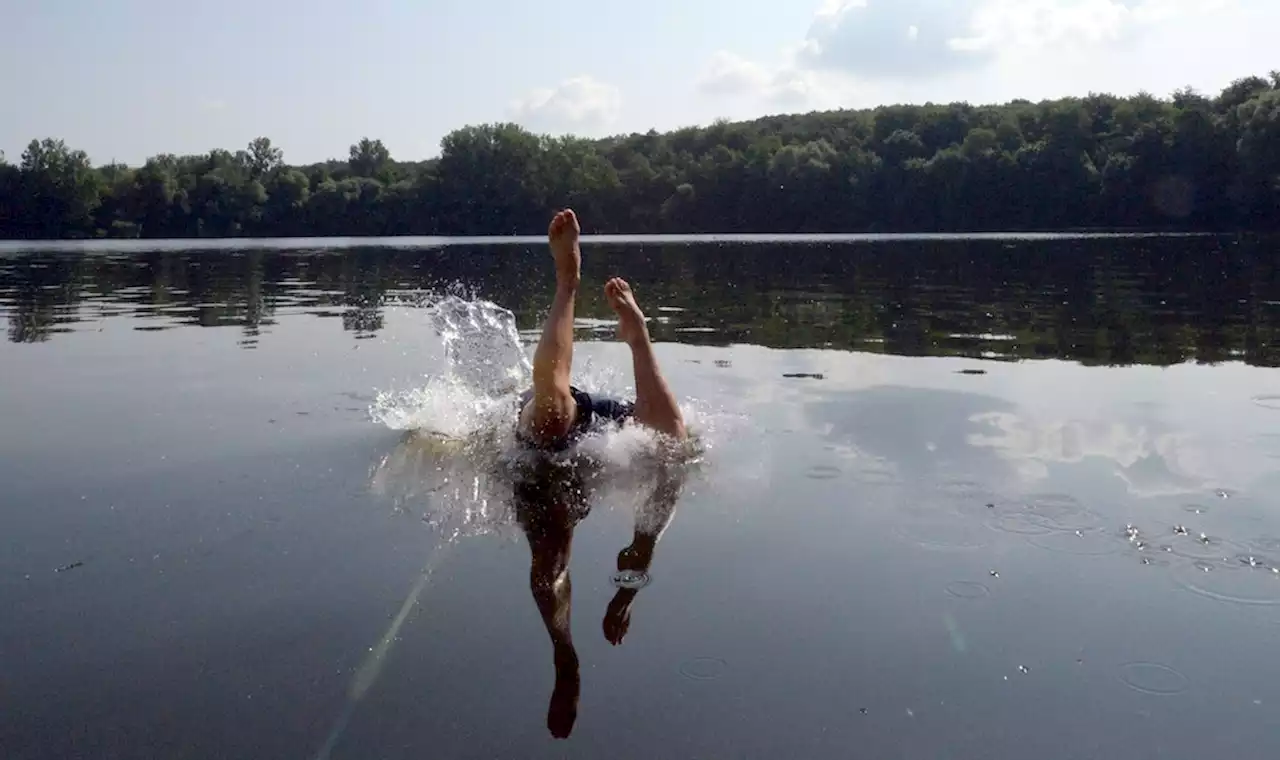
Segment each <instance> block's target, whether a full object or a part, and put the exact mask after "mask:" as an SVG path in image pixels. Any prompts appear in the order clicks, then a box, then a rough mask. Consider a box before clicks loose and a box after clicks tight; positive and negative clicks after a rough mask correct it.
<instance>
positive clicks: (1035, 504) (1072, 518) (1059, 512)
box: [1026, 494, 1102, 531]
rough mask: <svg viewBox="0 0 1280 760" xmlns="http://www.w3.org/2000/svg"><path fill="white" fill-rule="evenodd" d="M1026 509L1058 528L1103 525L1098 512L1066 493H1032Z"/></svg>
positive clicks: (1081, 528) (1069, 529)
mask: <svg viewBox="0 0 1280 760" xmlns="http://www.w3.org/2000/svg"><path fill="white" fill-rule="evenodd" d="M1026 511H1027V512H1029V513H1031V514H1033V515H1036V516H1037V517H1039V518H1041V520H1043V521H1044V523H1045V524H1047V525H1049V526H1050V527H1054V528H1057V529H1058V530H1067V531H1076V530H1089V529H1093V528H1097V527H1099V526H1101V525H1102V518H1101V517H1100V516H1099V515H1098V513H1096V512H1094V511H1093V510H1092V509H1089V508H1088V507H1086V506H1085V505H1083V504H1081V503H1080V502H1079V501H1078V500H1076V498H1075V497H1074V496H1067V495H1066V494H1035V495H1032V496H1031V497H1030V498H1029V500H1028V504H1027V510H1026Z"/></svg>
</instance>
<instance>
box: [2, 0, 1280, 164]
mask: <svg viewBox="0 0 1280 760" xmlns="http://www.w3.org/2000/svg"><path fill="white" fill-rule="evenodd" d="M1275 29H1280V1H1278V0H646V1H645V2H620V1H618V0H592V1H590V2H588V0H559V1H558V2H555V3H551V4H547V5H540V4H536V3H531V2H526V1H524V0H361V2H355V1H354V0H352V1H350V2H345V1H344V2H338V0H307V1H306V2H303V1H302V0H255V1H254V2H248V1H247V0H222V1H221V2H218V3H212V2H191V1H188V0H115V1H114V2H107V0H8V1H7V2H0V39H2V40H3V44H2V45H0V98H2V99H3V100H4V117H3V119H0V149H2V150H4V151H5V152H6V154H7V155H8V158H9V160H10V161H16V160H18V157H19V156H20V155H21V153H22V149H23V147H24V146H25V145H26V143H27V142H28V141H29V140H31V139H32V138H34V137H46V136H52V137H61V138H63V139H65V140H66V141H67V142H68V143H70V144H71V145H72V146H73V147H77V148H81V149H84V150H86V151H88V153H89V155H90V156H91V157H92V159H93V160H94V161H95V162H97V163H103V162H106V161H109V160H112V159H115V160H119V161H124V162H126V163H140V162H141V161H142V160H144V159H145V158H146V157H147V156H150V155H153V154H156V153H201V152H205V151H208V150H209V149H210V148H228V149H235V148H239V147H243V146H244V145H245V144H246V143H248V142H249V140H251V139H253V138H254V137H257V136H259V135H265V136H267V137H270V138H271V139H272V140H273V141H274V142H275V143H276V144H277V145H279V146H280V147H282V148H283V149H284V151H285V158H286V160H288V161H290V162H291V163H300V162H309V161H315V160H321V159H324V158H329V157H344V156H345V155H346V152H347V147H348V146H349V145H350V144H351V143H353V142H355V141H356V140H358V139H359V138H360V137H362V136H366V135H367V136H370V137H377V138H381V139H382V140H383V141H384V142H385V143H386V144H387V146H388V147H389V148H390V149H391V152H392V155H393V156H395V157H396V158H401V159H418V158H426V157H429V156H433V155H435V154H436V153H437V151H438V146H439V142H440V138H441V137H442V136H443V135H444V134H445V133H447V132H449V131H450V130H452V129H454V128H457V127H460V126H463V125H466V124H474V123H480V122H488V121H508V120H510V121H517V122H520V123H522V124H525V125H526V126H528V127H530V128H532V129H535V130H538V131H549V132H574V133H578V134H583V135H591V136H596V135H604V134H612V133H619V132H631V131H643V130H647V129H649V128H650V127H656V128H658V129H670V128H673V127H678V126H682V125H688V124H700V123H706V122H709V121H711V120H712V119H715V118H717V117H728V118H743V117H750V116H757V115H762V114H766V113H778V112H793V111H807V110H812V109H825V108H834V107H861V106H870V105H876V104H880V103H886V102H922V101H925V100H934V101H953V100H968V101H970V102H975V103H978V102H991V101H1003V100H1009V99H1011V98H1016V97H1025V98H1028V99H1032V100H1035V99H1039V98H1043V97H1053V96H1060V95H1072V94H1083V93H1086V92H1088V91H1100V92H1102V91H1105V92H1115V93H1118V94H1128V93H1132V92H1136V91H1138V90H1141V89H1145V90H1149V91H1152V92H1155V93H1158V94H1162V95H1163V94H1168V93H1170V92H1172V91H1173V90H1174V89H1176V88H1177V87H1180V86H1183V85H1192V86H1194V87H1197V88H1199V89H1202V90H1205V91H1207V92H1216V91H1217V90H1219V89H1220V88H1221V87H1223V86H1224V85H1226V84H1227V83H1229V82H1230V81H1231V80H1232V79H1234V78H1237V77H1240V76H1244V75H1248V74H1266V73H1267V72H1268V71H1269V70H1271V69H1275V68H1280V53H1277V52H1274V51H1276V50H1277V49H1278V48H1277V47H1276V46H1275V44H1274V40H1275V33H1274V30H1275ZM1269 51H1271V52H1269Z"/></svg>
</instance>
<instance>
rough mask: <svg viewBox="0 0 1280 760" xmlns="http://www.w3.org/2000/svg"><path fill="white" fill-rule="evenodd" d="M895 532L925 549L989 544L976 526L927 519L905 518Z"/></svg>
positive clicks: (962, 547) (962, 548)
mask: <svg viewBox="0 0 1280 760" xmlns="http://www.w3.org/2000/svg"><path fill="white" fill-rule="evenodd" d="M894 532H895V533H897V534H898V535H899V536H901V537H902V538H904V539H906V540H907V541H909V542H911V543H912V544H915V545H916V546H919V547H921V548H923V549H942V550H964V549H978V548H981V547H983V546H986V545H987V539H986V537H985V536H984V535H983V533H982V531H981V530H979V529H978V528H977V527H976V526H973V525H969V524H966V523H948V522H937V521H927V520H904V521H903V522H900V523H898V524H897V525H895V526H894Z"/></svg>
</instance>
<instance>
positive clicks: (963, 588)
mask: <svg viewBox="0 0 1280 760" xmlns="http://www.w3.org/2000/svg"><path fill="white" fill-rule="evenodd" d="M947 593H948V594H950V595H952V596H954V597H957V598H959V599H981V598H983V597H985V596H990V595H991V589H989V588H987V587H986V586H984V585H982V584H981V583H978V582H976V581H955V582H953V583H948V584H947Z"/></svg>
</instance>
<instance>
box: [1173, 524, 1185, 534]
mask: <svg viewBox="0 0 1280 760" xmlns="http://www.w3.org/2000/svg"><path fill="white" fill-rule="evenodd" d="M1173 532H1174V534H1175V535H1178V536H1185V535H1187V526H1185V525H1175V526H1173Z"/></svg>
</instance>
